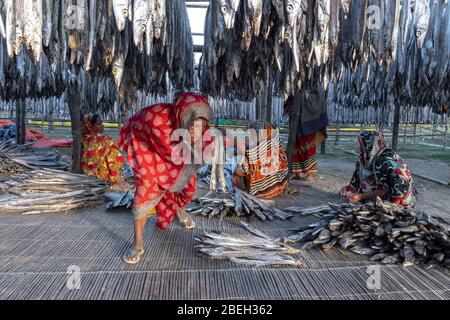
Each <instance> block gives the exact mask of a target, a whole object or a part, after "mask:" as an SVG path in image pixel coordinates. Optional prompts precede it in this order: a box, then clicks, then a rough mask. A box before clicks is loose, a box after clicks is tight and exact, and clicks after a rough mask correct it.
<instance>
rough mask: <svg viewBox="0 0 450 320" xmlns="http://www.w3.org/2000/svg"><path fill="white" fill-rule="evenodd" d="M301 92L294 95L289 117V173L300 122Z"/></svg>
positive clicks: (287, 151)
mask: <svg viewBox="0 0 450 320" xmlns="http://www.w3.org/2000/svg"><path fill="white" fill-rule="evenodd" d="M300 96H301V93H297V94H296V95H295V96H294V103H293V106H292V115H291V116H290V118H289V140H288V145H287V150H286V153H287V157H288V164H289V174H290V175H292V158H293V156H294V148H295V142H296V140H297V131H298V127H299V122H300V115H301V111H302V107H301V105H300V104H301V99H300Z"/></svg>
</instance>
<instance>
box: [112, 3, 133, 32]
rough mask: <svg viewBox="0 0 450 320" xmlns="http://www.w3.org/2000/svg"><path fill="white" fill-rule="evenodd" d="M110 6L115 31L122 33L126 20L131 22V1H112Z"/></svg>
mask: <svg viewBox="0 0 450 320" xmlns="http://www.w3.org/2000/svg"><path fill="white" fill-rule="evenodd" d="M112 4H113V10H114V17H115V18H116V25H117V29H118V30H119V31H123V30H124V29H125V24H126V23H127V19H129V20H130V21H131V20H132V18H133V15H132V7H131V0H112Z"/></svg>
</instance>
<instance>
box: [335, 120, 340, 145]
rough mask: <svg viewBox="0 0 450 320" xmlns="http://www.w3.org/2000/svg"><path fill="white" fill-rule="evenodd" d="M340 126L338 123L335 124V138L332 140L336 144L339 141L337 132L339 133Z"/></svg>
mask: <svg viewBox="0 0 450 320" xmlns="http://www.w3.org/2000/svg"><path fill="white" fill-rule="evenodd" d="M340 127H341V125H340V124H339V123H338V124H337V125H336V140H335V141H334V144H335V145H337V144H338V143H339V133H340Z"/></svg>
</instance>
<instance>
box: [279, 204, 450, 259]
mask: <svg viewBox="0 0 450 320" xmlns="http://www.w3.org/2000/svg"><path fill="white" fill-rule="evenodd" d="M330 208H331V209H330ZM330 208H328V209H326V208H323V207H322V208H320V209H317V210H316V212H318V213H323V212H327V213H328V214H329V215H328V217H326V218H325V219H323V220H321V221H319V222H316V223H313V224H311V225H309V226H307V227H305V228H300V232H299V233H298V234H295V235H292V236H290V237H286V238H284V239H281V241H282V242H285V243H290V244H292V243H300V244H301V247H300V248H301V249H302V250H306V249H312V248H322V249H323V250H324V251H329V250H331V249H332V248H333V247H335V246H339V247H341V248H343V249H346V250H349V251H351V252H354V253H357V254H361V255H366V256H369V257H370V260H371V261H381V263H382V264H397V263H403V265H404V266H410V265H413V264H434V263H436V264H442V265H445V266H447V267H448V266H450V239H449V236H450V224H448V223H447V222H445V221H444V220H442V219H440V218H437V217H433V216H431V215H429V214H428V213H426V212H425V211H417V210H414V209H410V208H403V207H399V206H396V205H393V204H390V203H387V202H384V203H383V201H382V200H381V199H377V201H376V202H375V203H367V204H356V205H348V204H345V205H330ZM312 211H314V210H312ZM310 213H311V212H310Z"/></svg>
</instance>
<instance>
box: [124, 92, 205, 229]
mask: <svg viewBox="0 0 450 320" xmlns="http://www.w3.org/2000/svg"><path fill="white" fill-rule="evenodd" d="M211 114H212V110H211V107H210V105H209V103H208V99H207V98H206V97H205V96H203V95H201V94H199V93H195V92H185V93H182V94H179V95H178V96H177V97H176V98H175V101H174V102H173V103H172V104H156V105H153V106H149V107H147V108H144V109H142V110H141V111H140V112H138V113H137V114H135V115H134V116H133V117H131V118H130V119H129V120H128V122H127V123H126V124H125V126H124V127H123V128H122V129H121V130H120V133H119V146H120V148H121V149H122V150H123V151H125V152H126V153H127V159H128V162H129V163H130V165H131V166H132V167H133V169H134V173H135V183H136V187H137V189H136V195H135V198H134V203H133V208H134V209H139V208H146V206H148V205H149V204H150V203H151V202H152V200H154V199H156V198H159V197H161V195H163V194H167V193H177V192H179V191H180V190H182V189H183V187H185V186H186V185H187V184H189V182H192V179H195V170H193V169H189V170H188V169H187V168H189V167H190V166H189V165H186V164H177V163H174V161H173V160H172V152H173V151H174V148H175V146H177V145H178V143H179V142H176V141H171V135H172V133H173V131H174V130H176V129H179V128H185V129H187V128H189V127H190V126H191V125H192V124H193V122H194V121H195V120H196V119H198V118H204V119H205V120H207V121H210V120H211ZM180 181H181V182H180ZM191 184H192V183H191ZM194 184H195V183H194ZM174 186H176V188H174ZM163 200H164V199H163ZM161 202H163V201H161ZM185 202H186V201H181V200H179V203H178V205H179V206H181V207H183V206H185V205H187V203H185ZM149 209H152V208H149ZM172 211H173V209H166V204H164V206H163V205H160V206H159V207H158V206H157V215H158V219H160V222H161V221H162V220H161V219H162V218H164V223H161V225H163V228H164V227H167V226H166V223H167V224H168V223H170V221H171V220H172V218H173V215H172V214H175V212H172Z"/></svg>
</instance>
